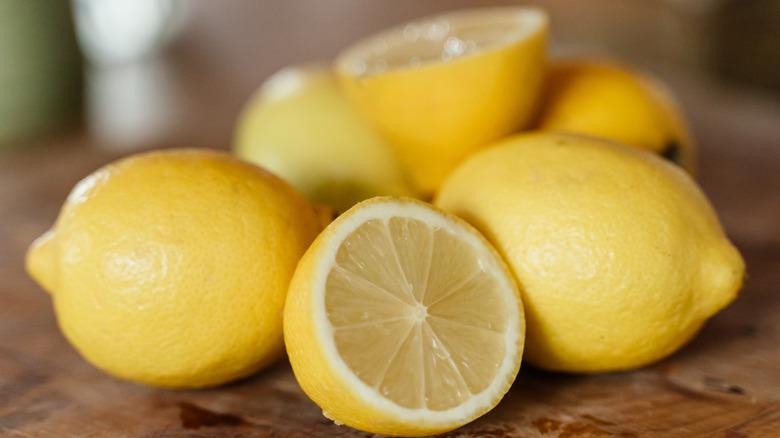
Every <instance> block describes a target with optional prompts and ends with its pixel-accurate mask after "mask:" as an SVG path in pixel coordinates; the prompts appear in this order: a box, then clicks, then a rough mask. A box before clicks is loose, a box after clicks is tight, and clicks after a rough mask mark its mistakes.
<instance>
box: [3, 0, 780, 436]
mask: <svg viewBox="0 0 780 438" xmlns="http://www.w3.org/2000/svg"><path fill="white" fill-rule="evenodd" d="M323 3H325V2H320V1H316V2H315V1H314V0H311V1H306V2H287V3H282V2H276V3H270V2H269V3H266V2H262V3H261V2H257V3H250V2H245V3H241V2H230V3H229V4H228V5H229V7H228V6H226V7H225V8H224V10H222V11H219V10H218V9H219V8H222V5H223V4H224V3H222V2H220V3H219V5H220V6H216V5H217V3H216V2H195V3H193V5H194V6H193V16H194V18H193V22H194V23H193V24H192V27H191V28H188V30H187V31H185V34H184V35H183V37H182V39H181V40H180V41H179V42H177V43H176V45H175V46H174V48H173V49H172V51H171V54H170V57H169V60H168V61H166V62H170V63H171V66H172V67H171V69H172V71H171V75H172V76H171V78H172V81H173V83H174V84H176V85H175V87H176V89H177V90H178V91H177V94H176V95H177V96H179V97H178V100H177V101H176V102H174V104H173V110H172V113H171V115H170V116H171V120H172V123H171V124H169V125H166V127H165V129H164V130H162V131H161V132H160V133H158V135H157V136H156V137H154V138H155V139H154V140H153V141H148V140H147V141H146V142H145V143H143V144H139V145H137V146H136V147H140V148H144V149H147V148H157V147H171V146H211V147H222V148H224V147H226V146H227V145H228V144H229V142H230V132H231V130H232V126H233V122H234V120H235V116H236V114H237V111H238V109H239V108H240V105H241V103H242V102H243V101H244V99H245V98H246V96H247V94H248V93H249V92H250V91H251V89H252V88H253V87H254V86H255V85H256V84H257V83H258V82H259V80H261V79H262V78H263V77H264V76H265V75H267V74H268V73H269V72H270V71H272V70H274V69H276V68H278V67H279V66H281V65H282V64H284V63H288V62H292V61H296V60H297V61H300V60H305V59H310V58H317V57H322V56H327V55H329V54H331V53H332V51H333V50H335V48H337V47H338V46H340V45H342V44H343V43H344V42H345V41H347V40H349V39H352V38H354V37H355V36H357V35H361V34H364V33H365V32H367V31H368V30H370V29H374V28H378V27H381V26H384V25H386V24H389V23H390V22H394V21H398V20H400V19H405V18H407V17H411V16H414V15H418V14H419V13H425V12H430V11H433V10H436V9H445V8H447V7H448V6H449V5H445V4H442V3H438V2H434V1H433V0H428V1H423V2H411V1H403V2H397V3H396V2H394V3H392V5H394V6H393V7H390V6H389V5H390V4H391V3H389V2H388V3H386V5H388V6H387V10H388V12H387V13H386V14H383V13H380V12H377V9H378V8H376V6H372V7H371V8H369V7H367V6H362V5H363V4H365V3H364V2H358V1H357V0H355V1H344V2H339V3H336V2H327V4H328V5H330V6H327V7H325V6H322V4H323ZM467 3H468V2H465V1H459V2H456V3H455V4H457V5H464V4H467ZM472 3H474V2H472ZM258 4H261V5H260V6H258ZM292 4H294V5H297V6H293V5H292ZM336 4H338V5H340V6H338V7H337V6H335V5H336ZM373 4H374V5H376V4H377V3H373ZM570 4H571V3H564V2H562V1H550V2H545V3H544V5H546V6H548V7H549V8H550V10H551V12H552V13H553V18H554V20H553V21H554V23H556V25H557V26H559V27H563V28H564V29H567V28H566V26H567V24H569V25H571V28H572V29H575V30H571V31H566V30H564V31H562V34H563V37H561V36H560V35H559V36H558V37H557V39H556V46H557V47H565V46H566V44H570V43H572V42H573V40H571V39H568V40H567V37H566V35H569V36H571V35H574V36H577V38H580V37H581V36H582V35H589V34H590V33H589V31H588V29H590V32H591V33H592V34H594V35H596V34H598V35H600V36H603V35H605V32H607V31H606V30H604V29H607V30H610V29H611V30H610V31H612V30H614V28H615V27H616V26H618V25H617V24H614V23H615V22H616V21H615V20H616V18H615V14H623V15H620V16H622V17H627V16H628V17H636V16H641V15H643V13H644V12H646V11H647V8H648V6H647V2H642V1H629V2H625V3H621V5H623V6H621V8H623V9H624V10H623V11H622V12H621V11H614V10H612V8H611V6H610V5H614V3H611V2H605V1H596V2H593V3H592V4H591V6H590V9H588V10H587V11H586V10H584V9H583V8H580V9H579V12H580V14H588V15H586V16H587V17H590V21H588V20H585V21H586V22H587V23H586V24H580V25H579V26H580V27H576V26H577V23H576V22H575V19H576V18H577V17H578V14H577V13H575V12H577V11H572V10H570V9H569V7H568V5H570ZM318 5H319V6H318ZM621 8H616V9H621ZM575 9H577V8H575ZM307 10H308V11H312V10H314V11H316V12H317V13H318V14H319V15H317V17H318V18H317V19H315V20H313V21H311V20H309V19H308V18H309V17H310V15H307V14H306V11H307ZM268 11H271V12H273V14H271V16H270V17H269V16H267V15H263V14H267V13H268ZM252 14H254V15H252ZM252 16H254V17H257V18H256V19H257V20H260V21H261V23H260V24H262V25H258V26H255V27H253V26H252V24H253V21H252V19H251V18H248V17H252ZM263 17H265V18H263ZM275 17H283V18H284V19H285V20H287V23H288V24H289V23H291V24H289V26H287V27H285V26H282V25H280V24H276V23H275V21H274V20H276V18H275ZM594 17H595V18H594ZM599 17H601V18H599ZM605 17H612V19H608V18H605ZM644 17H645V18H643V19H644V20H652V19H653V18H652V17H650V16H649V15H644ZM279 20H281V19H279ZM556 20H558V21H556ZM567 20H568V21H567ZM277 21H278V20H277ZM350 23H353V24H350ZM354 23H357V24H354ZM610 23H613V24H610ZM231 24H233V26H232V27H231ZM645 24H646V26H645V28H648V27H649V28H652V26H650V25H649V24H647V23H645ZM196 25H199V26H200V27H198V26H196ZM263 26H267V28H263ZM588 26H590V27H588ZM610 26H612V27H610ZM621 26H622V25H621ZM325 27H329V30H327V31H323V29H324V28H325ZM250 28H251V29H250ZM190 29H192V30H190ZM194 29H200V31H196V30H194ZM236 29H241V31H239V30H236ZM599 29H601V30H602V31H601V32H600V33H599V32H597V31H598V30H599ZM241 32H246V33H243V34H242V33H241ZM252 32H254V33H252ZM567 32H568V33H567ZM616 32H617V31H616ZM269 35H277V36H278V38H277V39H275V40H273V41H274V42H271V40H267V38H268V37H269ZM296 38H297V39H296ZM285 40H287V41H290V49H289V51H286V52H284V51H281V52H280V50H281V49H279V47H281V44H282V43H280V42H279V41H285ZM582 41H583V40H581V39H578V40H576V43H577V44H580V45H581V44H582ZM591 42H592V43H594V44H596V43H600V42H601V40H596V39H594V40H591ZM223 49H224V50H223ZM641 50H642V48H641V47H640V48H637V51H639V52H640V53H639V54H637V55H636V56H640V55H641ZM247 53H256V54H258V55H257V56H254V57H248V56H247V55H246V54H247ZM260 54H265V55H268V56H267V57H263V56H261V55H260ZM648 56H651V55H648ZM653 56H654V55H653ZM656 70H657V71H659V72H661V73H664V72H666V73H668V74H665V78H666V79H668V80H669V81H670V82H671V84H672V86H673V88H674V89H675V90H676V91H677V92H678V94H680V95H681V96H682V100H683V104H684V106H685V107H686V109H687V112H688V114H690V116H691V121H692V123H693V126H694V130H695V133H696V136H697V138H698V139H699V142H700V144H701V170H700V175H699V179H700V181H701V183H702V185H703V187H704V189H705V191H706V192H707V193H708V194H709V195H710V196H711V198H712V200H713V203H714V205H715V207H716V209H717V210H718V212H719V213H720V215H721V218H722V219H723V222H724V225H725V227H726V229H727V231H728V233H729V234H730V236H731V237H732V238H733V240H734V241H735V242H736V244H737V245H738V246H739V248H740V249H741V250H742V252H743V254H744V256H745V258H746V260H747V265H748V272H749V277H748V280H747V284H746V286H745V288H744V291H743V292H742V294H741V296H740V297H739V299H738V300H737V301H736V302H735V303H734V304H733V305H732V306H731V307H729V308H728V309H727V310H726V311H724V312H723V313H721V314H720V315H718V316H716V317H715V318H713V319H712V320H711V321H710V322H709V323H708V324H707V325H706V326H705V328H704V329H703V330H702V332H701V333H700V334H699V335H698V336H697V337H696V339H695V340H694V341H693V342H692V343H691V344H690V345H688V346H686V347H685V348H684V349H682V350H681V351H679V352H678V353H676V354H674V355H673V356H672V357H670V358H668V359H666V360H664V361H662V362H660V363H658V364H655V365H653V366H650V367H647V368H644V369H641V370H637V371H633V372H626V373H617V374H607V375H598V376H578V375H562V374H551V373H546V372H542V371H538V370H534V369H532V368H530V367H524V368H523V369H522V370H521V372H520V376H519V377H518V379H517V382H516V383H515V385H514V386H513V388H512V390H511V391H510V393H509V394H508V395H507V397H506V398H505V399H504V400H503V401H502V403H501V404H500V405H499V406H498V407H497V408H496V409H495V410H494V411H492V412H491V413H489V414H488V415H486V416H485V417H483V418H481V419H479V420H477V421H476V422H474V423H472V424H470V425H468V426H466V427H464V428H462V429H459V430H457V431H454V432H451V433H450V434H448V435H447V436H448V437H467V436H469V437H471V436H473V437H490V438H499V437H560V438H574V437H602V436H604V437H606V436H617V437H672V438H674V437H681V438H682V437H686V438H687V437H726V438H742V437H757V438H758V437H761V438H763V437H775V436H780V290H778V287H779V286H780V124H778V123H777V121H778V120H780V104H778V102H776V101H772V100H768V99H766V98H765V97H762V96H761V95H756V94H751V93H744V92H741V91H738V90H737V91H735V90H733V89H730V88H728V87H723V86H719V85H716V84H713V83H712V82H710V81H709V80H707V79H705V78H702V77H701V76H699V75H698V74H696V73H690V72H688V71H686V70H681V69H676V68H674V67H673V66H667V65H664V64H658V67H657V69H656ZM109 146H112V145H111V144H110V142H109V143H107V142H106V141H105V140H104V139H100V138H97V137H96V136H94V135H92V134H90V133H89V132H88V131H86V130H80V131H77V132H73V133H70V134H63V135H60V136H59V137H57V138H53V139H48V140H46V141H43V142H41V144H39V145H33V146H29V147H25V148H20V149H17V150H16V151H10V152H4V153H2V155H0V279H1V281H0V435H2V436H9V437H12V436H18V437H28V436H35V437H38V436H41V437H68V436H78V437H93V436H94V437H103V436H112V437H213V436H220V437H283V436H290V437H309V436H328V437H358V436H368V435H366V434H363V433H360V432H356V431H354V430H351V429H349V428H345V427H339V426H336V425H334V424H333V423H331V422H330V421H328V420H327V419H326V418H324V417H323V416H322V414H321V412H320V411H319V409H318V408H317V406H316V405H314V404H313V403H311V402H310V401H309V400H308V399H307V398H306V396H305V395H304V394H303V393H302V392H301V391H300V389H299V388H298V386H297V384H296V383H295V380H294V378H293V376H292V374H291V372H290V368H289V365H288V364H287V363H285V362H284V361H282V362H280V363H278V364H276V365H274V366H273V367H271V368H270V369H267V370H265V371H262V372H260V373H259V374H257V375H255V376H253V377H251V378H249V379H246V380H244V381H241V382H236V383H234V384H231V385H228V386H225V387H221V388H217V389H212V390H202V391H167V390H158V389H153V388H148V387H143V386H138V385H134V384H130V383H126V382H122V381H119V380H116V379H113V378H111V377H109V376H107V375H106V374H104V373H101V372H100V371H98V370H96V369H95V368H93V367H92V366H90V365H89V364H87V363H86V362H85V361H84V360H82V359H81V357H79V355H78V354H77V353H76V352H75V351H74V350H73V349H72V348H71V347H70V346H69V345H68V343H67V342H66V341H65V339H64V338H63V337H62V335H61V334H60V332H59V330H58V328H57V325H56V321H55V318H54V314H53V312H52V307H51V302H50V299H49V297H48V295H46V294H45V293H44V292H43V291H42V290H41V289H40V288H39V287H37V286H36V285H35V284H34V283H33V282H32V281H31V280H30V279H29V278H28V277H27V275H26V274H25V272H24V269H23V256H24V251H25V248H26V247H27V245H28V244H29V243H30V242H31V241H32V239H33V238H34V237H36V236H37V235H38V234H40V233H41V232H43V231H44V230H45V229H46V228H48V227H49V226H51V224H52V223H53V221H54V218H55V217H56V214H57V210H58V208H59V206H60V205H61V203H62V201H63V200H64V198H65V196H66V195H67V193H68V191H69V190H70V188H71V187H72V186H73V185H74V184H75V183H76V182H77V181H78V180H79V179H80V178H81V177H83V176H84V175H86V174H88V173H89V172H91V171H92V170H94V169H95V168H97V167H98V166H100V165H102V164H104V163H107V162H109V161H111V160H113V159H115V158H117V157H118V156H120V155H122V154H124V153H126V151H124V150H123V151H117V150H116V149H113V150H112V149H111V148H110V147H109Z"/></svg>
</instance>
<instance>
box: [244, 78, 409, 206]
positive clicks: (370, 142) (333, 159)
mask: <svg viewBox="0 0 780 438" xmlns="http://www.w3.org/2000/svg"><path fill="white" fill-rule="evenodd" d="M234 150H235V152H236V154H237V155H238V156H240V157H242V158H244V159H246V160H249V161H252V162H254V163H257V164H259V165H261V166H263V167H265V168H267V169H269V170H271V171H272V172H274V173H275V174H276V175H279V176H281V177H282V178H284V179H285V180H286V181H288V182H289V183H290V184H291V185H292V186H293V187H295V188H296V189H298V190H300V191H301V193H303V194H304V195H305V196H306V197H307V198H309V200H310V201H313V202H317V203H321V204H325V205H328V206H330V207H331V208H333V209H335V210H337V211H345V210H347V209H348V208H349V207H351V206H352V205H353V204H355V203H356V202H358V201H362V200H364V199H367V198H370V197H372V196H377V195H412V194H413V192H412V190H411V189H410V186H409V184H408V183H407V181H406V179H405V176H404V172H403V170H402V167H401V164H400V163H399V162H398V159H397V158H396V157H395V155H394V152H393V151H392V149H391V148H390V146H388V145H387V143H386V142H385V140H384V139H382V138H381V136H380V135H379V134H378V133H376V132H374V130H373V129H372V128H371V127H370V126H369V124H368V122H366V121H364V120H363V119H362V117H361V116H360V115H358V113H357V112H356V111H355V110H354V108H352V105H351V104H350V103H349V102H348V101H347V98H346V97H345V96H344V94H343V92H342V91H341V89H340V88H339V86H338V83H337V81H336V78H335V76H334V75H333V74H332V73H331V72H330V70H328V69H327V68H323V67H316V66H311V67H290V68H286V69H284V70H281V71H279V72H278V73H276V74H275V75H273V76H272V77H271V78H270V79H268V81H266V83H264V84H263V85H262V86H261V87H260V89H259V90H258V92H257V93H256V94H255V95H254V96H253V97H252V99H250V101H249V103H247V105H246V108H245V109H244V111H243V113H242V115H241V119H240V120H239V123H238V127H237V130H236V138H235V144H234Z"/></svg>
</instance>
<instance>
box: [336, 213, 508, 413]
mask: <svg viewBox="0 0 780 438" xmlns="http://www.w3.org/2000/svg"><path fill="white" fill-rule="evenodd" d="M499 287H500V286H499V285H498V283H497V282H496V280H495V278H494V277H493V275H492V274H491V273H490V272H488V271H487V270H486V269H485V268H484V267H482V266H481V265H480V261H479V260H478V258H477V255H476V254H475V252H474V250H473V249H471V248H470V247H469V244H468V243H466V242H464V241H463V240H461V239H459V238H458V237H457V236H455V235H454V234H452V233H450V232H448V231H446V230H444V229H441V228H433V227H431V226H430V225H428V224H426V223H424V222H422V221H420V220H416V219H410V218H401V217H393V218H390V219H389V220H386V221H385V220H380V219H372V220H369V221H367V222H365V223H364V224H363V225H361V226H360V227H359V228H357V229H356V230H355V231H354V232H353V233H352V234H350V235H349V236H347V238H346V239H345V240H344V242H343V243H342V244H341V247H340V248H339V249H338V253H337V256H336V262H335V265H334V267H333V269H332V270H331V272H330V273H329V275H328V279H327V283H326V297H325V302H326V305H325V307H326V312H327V316H328V320H329V322H330V323H331V324H332V326H333V328H334V339H335V343H336V347H337V349H338V352H339V355H340V356H341V357H342V358H343V359H344V361H345V362H346V363H347V365H348V366H349V368H350V369H351V370H352V371H353V372H354V373H355V374H356V375H357V376H358V377H359V378H360V379H361V380H362V381H363V382H364V383H366V384H367V385H369V386H370V387H372V388H374V389H376V390H377V391H379V393H381V394H382V395H383V396H384V397H386V398H388V399H390V400H392V401H393V402H395V403H396V404H398V405H400V406H403V407H406V408H411V409H416V408H426V409H430V410H445V409H449V408H452V407H455V406H457V405H459V404H461V403H463V402H464V401H465V400H467V399H468V398H469V397H470V396H471V395H473V394H477V393H479V392H481V391H483V390H484V389H485V388H486V387H487V386H488V385H489V383H490V382H491V381H493V379H494V378H495V375H496V372H497V370H498V368H499V367H500V365H501V363H502V361H503V359H504V356H505V346H504V343H505V336H504V331H505V330H506V326H507V320H508V314H507V309H506V308H505V306H504V305H503V298H502V296H501V291H500V289H499Z"/></svg>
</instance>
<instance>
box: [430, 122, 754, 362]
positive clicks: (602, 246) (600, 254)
mask: <svg viewBox="0 0 780 438" xmlns="http://www.w3.org/2000/svg"><path fill="white" fill-rule="evenodd" d="M436 204H437V205H438V206H440V207H441V208H443V209H445V210H446V211H449V212H451V213H454V214H457V215H458V216H460V217H462V218H464V219H465V220H467V221H468V222H470V223H471V224H473V225H474V226H475V227H476V228H477V229H479V230H480V231H482V232H483V233H484V234H485V236H486V237H487V238H488V239H489V240H490V241H491V242H492V243H493V244H494V245H495V246H496V248H497V249H498V250H499V252H501V253H502V255H503V256H504V258H505V260H506V261H507V263H508V264H509V265H510V267H511V269H512V271H513V273H514V274H515V276H516V279H517V281H518V283H519V286H520V288H521V290H522V292H523V301H524V304H525V305H526V314H527V321H528V336H527V338H526V358H527V359H528V360H529V361H530V362H531V363H533V364H535V365H537V366H539V367H542V368H546V369H551V370H561V371H571V372H602V371H614V370H622V369H628V368H633V367H638V366H642V365H646V364H648V363H651V362H654V361H657V360H659V359H661V358H663V357H665V356H667V355H669V354H671V353H672V352H674V351H675V350H677V349H678V348H680V347H681V346H682V345H683V344H685V342H687V341H688V340H689V339H691V337H693V335H694V334H695V333H696V332H697V330H698V329H699V328H700V327H701V326H702V324H704V322H705V321H706V320H707V319H708V318H710V317H711V316H713V315H714V314H715V313H717V312H718V311H719V310H721V309H723V308H724V307H725V306H726V305H728V304H729V303H730V302H731V301H732V300H734V299H735V297H736V296H737V293H738V291H739V288H740V287H741V285H742V279H743V276H744V269H745V266H744V262H743V260H742V258H741V256H740V254H739V252H738V251H737V250H736V248H735V247H734V246H733V245H732V244H731V243H730V242H729V240H728V239H727V238H726V236H725V235H724V233H723V230H722V228H721V226H720V224H719V223H718V218H717V216H716V215H715V212H714V211H713V209H712V207H711V206H710V204H709V202H708V201H707V199H706V197H705V196H704V194H703V193H702V192H701V191H700V189H699V188H698V187H697V186H696V184H695V182H693V180H692V179H691V178H690V177H689V176H688V175H687V174H686V173H685V172H684V171H682V170H681V169H680V168H679V167H677V166H675V165H672V164H670V163H668V162H667V161H665V160H662V159H660V158H659V157H657V156H655V155H654V154H651V153H649V152H647V151H643V150H640V149H637V148H632V147H629V146H622V145H617V144H613V143H609V142H607V141H603V140H599V139H595V138H586V137H580V136H574V135H563V134H548V133H533V134H525V135H518V136H514V137H510V138H507V139H506V140H504V141H501V142H499V143H498V144H496V145H494V146H492V147H490V148H488V149H486V150H485V151H483V152H480V153H478V154H476V155H474V156H473V157H471V158H469V159H468V160H467V161H466V162H464V163H463V164H462V165H461V166H460V167H459V168H458V169H456V170H455V171H454V172H453V174H452V175H451V176H450V178H449V179H448V180H447V181H446V182H445V184H444V185H443V186H442V190H441V192H440V193H439V194H438V196H437V199H436Z"/></svg>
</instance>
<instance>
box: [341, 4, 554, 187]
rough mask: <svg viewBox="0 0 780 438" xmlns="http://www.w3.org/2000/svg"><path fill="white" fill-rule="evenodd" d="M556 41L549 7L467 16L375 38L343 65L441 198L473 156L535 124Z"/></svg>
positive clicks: (418, 181)
mask: <svg viewBox="0 0 780 438" xmlns="http://www.w3.org/2000/svg"><path fill="white" fill-rule="evenodd" d="M546 38H547V16H546V15H545V14H544V12H542V11H541V10H538V9H533V8H521V7H505V8H486V9H473V10H464V11H457V12H450V13H446V14H443V15H437V16H433V17H429V18H425V19H421V20H419V21H414V22H410V23H407V24H403V25H401V26H398V27H396V28H393V29H390V30H387V31H384V32H381V33H379V34H377V35H374V36H371V37H369V38H366V39H365V40H363V41H360V42H358V43H357V44H355V45H354V46H352V47H350V48H348V49H346V50H345V51H344V52H342V53H341V54H340V55H339V57H338V58H337V60H336V64H335V65H336V71H337V73H338V74H339V76H340V78H341V80H342V83H343V84H344V86H345V89H346V91H347V94H348V96H349V97H350V98H351V99H352V100H353V101H354V102H355V104H356V105H357V106H358V107H359V108H360V109H361V110H362V111H363V113H365V114H366V116H367V117H368V118H369V119H370V120H372V121H373V122H374V124H375V125H376V126H377V128H378V129H379V131H380V132H381V133H383V134H384V135H385V136H386V137H387V138H388V139H389V140H390V142H391V144H392V145H393V146H394V147H395V148H396V150H397V151H398V154H399V158H400V159H401V161H402V162H403V163H404V165H405V166H406V167H407V168H408V170H409V173H410V176H411V178H412V181H413V182H414V183H415V185H416V187H417V188H418V189H419V190H420V191H421V192H422V193H423V194H424V195H431V194H433V192H434V191H435V190H436V189H437V188H438V186H439V184H440V183H441V181H442V180H443V179H444V178H445V177H446V175H447V174H448V173H449V172H450V171H451V170H452V169H453V168H454V167H455V166H456V165H457V164H458V163H459V162H460V161H461V160H463V159H464V158H465V157H466V156H468V155H469V154H470V153H472V152H474V151H475V150H476V149H478V148H479V147H480V146H483V145H485V144H486V143H489V142H491V141H494V140H497V139H499V138H501V137H503V136H505V135H507V134H509V133H511V132H514V131H517V130H519V129H521V128H523V127H525V126H526V125H527V124H528V123H530V121H531V118H532V116H533V113H534V110H535V109H536V104H537V100H538V97H539V95H540V92H541V88H542V87H541V84H542V81H543V77H544V69H545V61H546Z"/></svg>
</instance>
